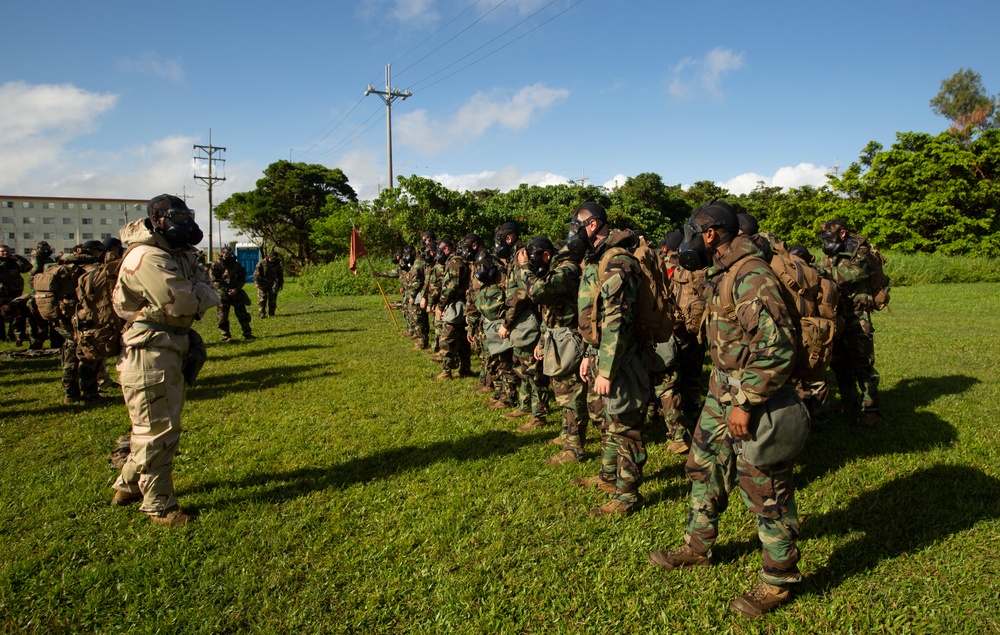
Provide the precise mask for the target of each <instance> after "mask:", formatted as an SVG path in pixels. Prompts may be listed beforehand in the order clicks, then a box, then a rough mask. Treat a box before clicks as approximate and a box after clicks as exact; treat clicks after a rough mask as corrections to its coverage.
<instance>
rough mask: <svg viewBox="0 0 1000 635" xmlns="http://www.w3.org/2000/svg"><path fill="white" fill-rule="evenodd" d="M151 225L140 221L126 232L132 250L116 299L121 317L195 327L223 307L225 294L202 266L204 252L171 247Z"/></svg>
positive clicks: (121, 273) (124, 237) (120, 274)
mask: <svg viewBox="0 0 1000 635" xmlns="http://www.w3.org/2000/svg"><path fill="white" fill-rule="evenodd" d="M146 222H148V221H146V220H138V221H135V222H132V223H129V224H128V225H126V226H125V227H123V228H122V230H121V239H122V242H125V243H129V251H128V253H127V254H126V255H125V259H124V260H123V261H122V266H121V269H119V271H118V284H116V285H115V289H114V292H113V293H112V295H111V300H112V303H113V304H114V307H115V313H117V314H118V315H119V316H121V318H122V319H124V320H129V319H130V318H133V317H134V318H135V320H136V321H146V322H157V323H160V324H167V325H170V326H179V327H190V326H191V323H192V322H194V320H195V318H197V317H201V316H202V315H204V314H205V311H207V310H209V309H210V308H212V307H213V306H218V304H219V296H218V294H216V292H215V288H214V287H213V286H212V281H211V280H209V278H208V276H206V275H205V272H204V271H203V270H202V268H201V267H200V266H199V264H198V252H197V251H196V250H195V249H193V248H187V249H171V248H170V245H169V244H168V243H167V241H166V240H165V239H164V238H163V237H162V236H160V235H158V234H154V233H153V232H152V231H150V229H149V227H147V226H146ZM133 244H136V245H137V246H135V247H133ZM241 268H242V267H241Z"/></svg>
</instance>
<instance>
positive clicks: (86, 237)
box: [80, 232, 94, 240]
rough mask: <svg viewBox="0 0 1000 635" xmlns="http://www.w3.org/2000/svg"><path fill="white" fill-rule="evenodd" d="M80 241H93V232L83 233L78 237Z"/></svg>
mask: <svg viewBox="0 0 1000 635" xmlns="http://www.w3.org/2000/svg"><path fill="white" fill-rule="evenodd" d="M80 240H94V234H93V232H83V234H81V235H80Z"/></svg>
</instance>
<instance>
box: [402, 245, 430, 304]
mask: <svg viewBox="0 0 1000 635" xmlns="http://www.w3.org/2000/svg"><path fill="white" fill-rule="evenodd" d="M427 269H428V267H427V261H426V260H424V257H423V256H417V257H416V259H415V260H414V261H413V266H412V267H410V272H409V273H410V275H409V276H407V277H406V298H407V299H409V300H415V299H416V298H417V296H418V295H420V294H421V293H423V291H424V284H425V283H426V277H427Z"/></svg>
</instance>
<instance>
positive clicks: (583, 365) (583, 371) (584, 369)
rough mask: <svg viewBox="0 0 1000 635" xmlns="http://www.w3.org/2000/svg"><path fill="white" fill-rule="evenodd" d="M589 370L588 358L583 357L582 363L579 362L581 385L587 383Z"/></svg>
mask: <svg viewBox="0 0 1000 635" xmlns="http://www.w3.org/2000/svg"><path fill="white" fill-rule="evenodd" d="M588 370H590V358H589V357H584V358H583V361H581V362H580V379H582V380H583V383H587V371H588Z"/></svg>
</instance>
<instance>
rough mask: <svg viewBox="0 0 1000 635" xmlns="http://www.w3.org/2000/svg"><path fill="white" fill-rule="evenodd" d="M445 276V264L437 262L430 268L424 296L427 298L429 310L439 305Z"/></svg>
mask: <svg viewBox="0 0 1000 635" xmlns="http://www.w3.org/2000/svg"><path fill="white" fill-rule="evenodd" d="M443 278H444V265H443V264H441V263H437V262H435V263H434V265H433V266H432V267H430V269H429V270H428V273H427V280H426V281H425V282H424V297H425V298H427V310H428V311H429V310H431V309H433V308H434V307H435V306H437V303H438V299H439V298H440V297H441V280H442V279H443Z"/></svg>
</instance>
